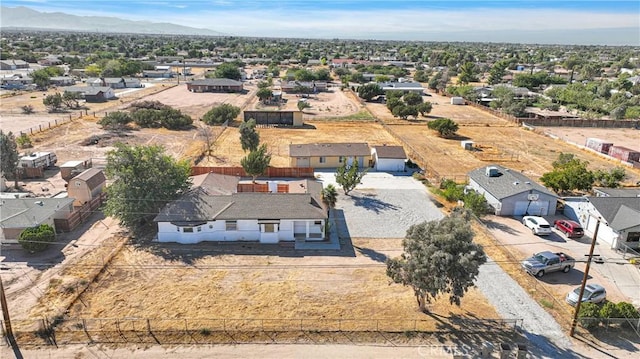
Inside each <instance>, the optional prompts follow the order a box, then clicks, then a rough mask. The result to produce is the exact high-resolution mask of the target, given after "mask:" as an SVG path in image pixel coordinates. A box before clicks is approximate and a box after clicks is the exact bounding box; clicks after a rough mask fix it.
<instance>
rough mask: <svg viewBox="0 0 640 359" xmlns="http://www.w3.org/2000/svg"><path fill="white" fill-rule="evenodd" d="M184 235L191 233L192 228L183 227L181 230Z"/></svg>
mask: <svg viewBox="0 0 640 359" xmlns="http://www.w3.org/2000/svg"><path fill="white" fill-rule="evenodd" d="M182 231H183V232H184V233H193V227H184V228H182Z"/></svg>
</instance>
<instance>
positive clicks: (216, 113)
mask: <svg viewBox="0 0 640 359" xmlns="http://www.w3.org/2000/svg"><path fill="white" fill-rule="evenodd" d="M239 114H240V107H236V106H233V105H230V104H228V103H223V104H222V105H220V106H217V107H214V108H212V109H211V110H209V111H208V112H207V113H205V114H204V116H203V117H202V121H203V122H204V123H206V124H207V125H216V124H217V125H220V124H223V123H225V122H227V121H229V122H231V121H233V119H234V118H236V117H237V116H238V115H239Z"/></svg>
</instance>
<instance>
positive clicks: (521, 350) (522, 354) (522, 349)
mask: <svg viewBox="0 0 640 359" xmlns="http://www.w3.org/2000/svg"><path fill="white" fill-rule="evenodd" d="M518 359H527V346H526V345H525V344H518Z"/></svg>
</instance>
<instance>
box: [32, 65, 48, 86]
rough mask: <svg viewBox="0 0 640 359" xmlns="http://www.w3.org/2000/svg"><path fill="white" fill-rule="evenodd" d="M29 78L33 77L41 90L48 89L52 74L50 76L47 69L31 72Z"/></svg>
mask: <svg viewBox="0 0 640 359" xmlns="http://www.w3.org/2000/svg"><path fill="white" fill-rule="evenodd" d="M29 76H31V78H32V79H33V83H34V84H36V86H37V87H38V88H39V89H46V88H48V87H49V79H50V78H51V74H49V72H47V70H46V69H39V70H35V71H33V72H31V73H30V74H29Z"/></svg>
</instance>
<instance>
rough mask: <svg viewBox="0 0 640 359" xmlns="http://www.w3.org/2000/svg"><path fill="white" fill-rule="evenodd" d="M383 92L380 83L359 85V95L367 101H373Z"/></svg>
mask: <svg viewBox="0 0 640 359" xmlns="http://www.w3.org/2000/svg"><path fill="white" fill-rule="evenodd" d="M382 94H384V92H383V91H382V88H381V87H380V86H379V85H378V84H366V85H362V86H360V87H358V96H359V97H360V98H362V99H363V100H365V101H371V99H373V98H374V97H376V96H379V95H382Z"/></svg>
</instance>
